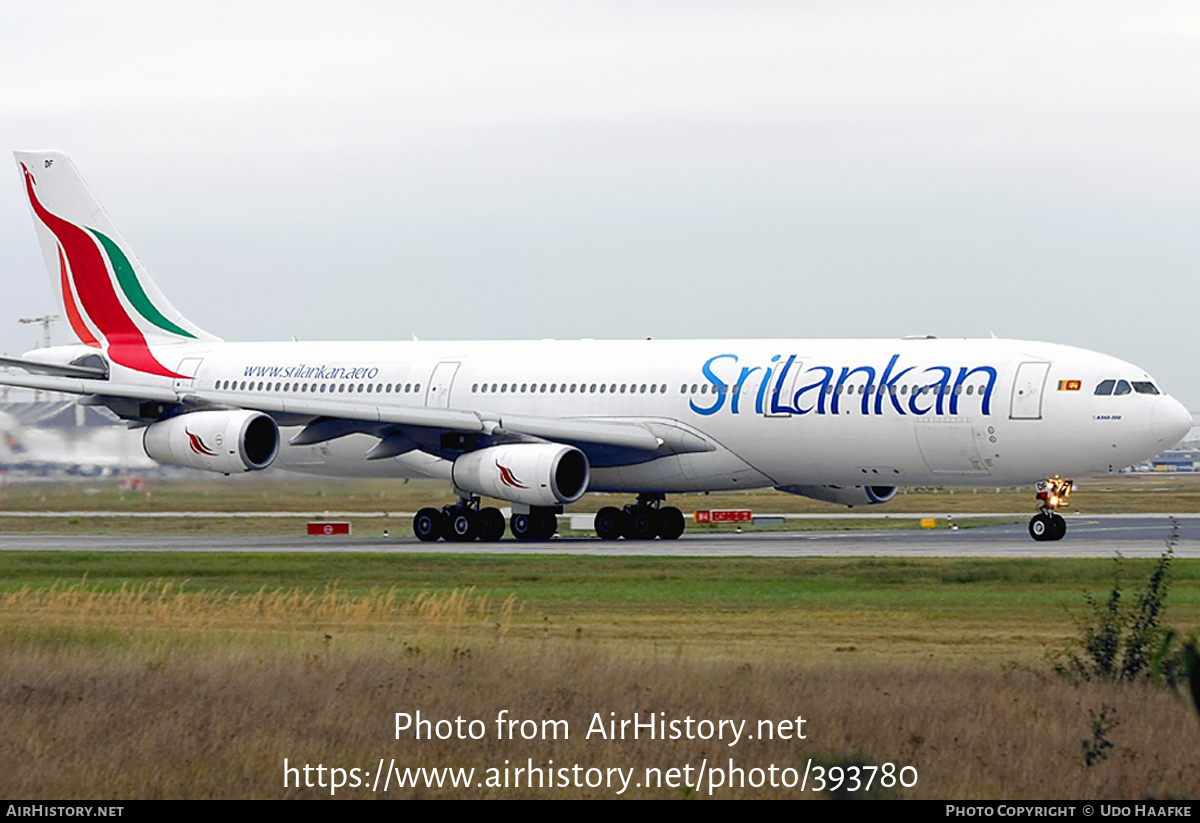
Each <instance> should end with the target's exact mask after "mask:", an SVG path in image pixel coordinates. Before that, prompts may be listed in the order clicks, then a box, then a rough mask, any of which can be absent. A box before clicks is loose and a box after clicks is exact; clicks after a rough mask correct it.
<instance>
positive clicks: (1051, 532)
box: [1029, 477, 1074, 541]
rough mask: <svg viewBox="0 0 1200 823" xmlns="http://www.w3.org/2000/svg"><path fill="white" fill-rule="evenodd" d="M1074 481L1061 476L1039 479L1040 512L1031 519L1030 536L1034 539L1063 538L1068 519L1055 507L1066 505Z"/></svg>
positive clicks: (1038, 497)
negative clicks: (1058, 512)
mask: <svg viewBox="0 0 1200 823" xmlns="http://www.w3.org/2000/svg"><path fill="white" fill-rule="evenodd" d="M1073 487H1074V483H1073V482H1072V481H1070V480H1063V479H1062V478H1059V477H1052V478H1050V479H1049V480H1039V481H1038V484H1037V499H1038V500H1040V501H1041V505H1040V506H1039V507H1038V513H1037V514H1035V515H1034V516H1033V518H1032V519H1031V520H1030V521H1029V536H1030V537H1032V538H1033V539H1034V540H1038V541H1043V540H1062V539H1063V536H1064V535H1065V534H1066V533H1067V521H1066V520H1064V519H1063V517H1062V515H1060V514H1057V513H1056V512H1055V509H1057V508H1058V507H1060V506H1064V505H1066V502H1067V498H1068V497H1070V496H1071V489H1072V488H1073Z"/></svg>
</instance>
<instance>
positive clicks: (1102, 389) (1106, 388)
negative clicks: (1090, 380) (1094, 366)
mask: <svg viewBox="0 0 1200 823" xmlns="http://www.w3.org/2000/svg"><path fill="white" fill-rule="evenodd" d="M1116 384H1117V381H1116V380H1101V381H1100V385H1099V386H1097V387H1096V394H1102V395H1104V396H1105V397H1108V396H1109V395H1110V394H1112V391H1113V386H1115V385H1116Z"/></svg>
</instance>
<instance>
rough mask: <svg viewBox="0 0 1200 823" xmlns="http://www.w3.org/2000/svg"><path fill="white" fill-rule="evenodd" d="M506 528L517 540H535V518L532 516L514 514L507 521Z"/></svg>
mask: <svg viewBox="0 0 1200 823" xmlns="http://www.w3.org/2000/svg"><path fill="white" fill-rule="evenodd" d="M508 528H509V531H511V532H512V535H513V537H515V538H517V539H518V540H536V539H537V531H538V529H537V518H535V517H534V516H533V515H532V514H514V515H513V516H512V517H510V518H509V520H508Z"/></svg>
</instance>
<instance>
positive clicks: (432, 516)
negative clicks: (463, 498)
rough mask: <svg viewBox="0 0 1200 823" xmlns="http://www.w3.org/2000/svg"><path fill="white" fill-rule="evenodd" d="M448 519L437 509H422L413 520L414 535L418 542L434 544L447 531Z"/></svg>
mask: <svg viewBox="0 0 1200 823" xmlns="http://www.w3.org/2000/svg"><path fill="white" fill-rule="evenodd" d="M445 523H446V518H445V517H444V516H443V515H442V513H441V512H440V511H438V510H437V509H421V510H420V511H419V512H417V516H416V517H414V518H413V533H414V534H416V536H417V539H418V540H422V541H424V542H426V543H432V542H434V541H435V540H437V539H438V538H440V537H441V536H442V533H443V532H444V531H445V530H446V525H445Z"/></svg>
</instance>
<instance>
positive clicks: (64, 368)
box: [0, 151, 1192, 541]
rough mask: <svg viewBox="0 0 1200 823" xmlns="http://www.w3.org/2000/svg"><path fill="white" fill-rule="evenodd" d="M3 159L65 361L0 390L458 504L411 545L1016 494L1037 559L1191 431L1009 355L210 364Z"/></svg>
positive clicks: (149, 449) (1050, 351)
mask: <svg viewBox="0 0 1200 823" xmlns="http://www.w3.org/2000/svg"><path fill="white" fill-rule="evenodd" d="M16 158H17V163H18V166H19V168H20V172H21V179H22V183H23V185H24V187H25V192H26V195H27V196H28V198H29V203H30V207H31V209H32V211H33V217H34V225H35V227H36V229H37V233H38V237H39V240H40V242H41V246H42V251H43V254H44V256H45V259H46V264H47V267H48V269H49V272H50V281H51V284H52V287H53V289H54V291H55V293H56V295H57V296H58V298H59V301H60V304H61V306H62V308H63V312H64V314H65V316H66V317H67V318H68V320H69V322H70V325H71V328H72V330H73V331H74V333H75V335H76V337H77V338H78V340H79V344H78V345H73V346H61V347H55V348H49V349H37V350H35V351H32V352H28V353H26V354H25V355H23V356H22V357H20V358H3V359H0V365H7V366H10V367H17V368H20V369H23V370H24V371H25V372H27V373H26V374H19V373H16V372H10V373H8V374H5V375H0V384H7V385H12V386H25V387H30V388H38V389H49V390H53V391H60V392H67V393H73V394H76V395H80V396H81V401H80V402H82V403H87V404H93V405H103V406H106V407H108V408H109V409H111V410H112V411H113V412H115V413H116V414H117V415H119V416H120V417H122V418H123V419H125V420H127V421H129V422H130V424H132V425H134V426H140V427H143V430H144V433H143V444H144V448H145V451H146V454H147V455H149V456H150V457H151V458H153V459H155V460H158V461H160V462H163V463H168V464H173V465H179V466H189V467H193V468H198V469H205V470H209V471H215V472H222V473H226V474H229V473H233V472H243V471H256V470H260V469H266V468H267V467H269V466H272V465H279V466H283V467H286V468H289V469H293V470H296V471H302V472H309V473H314V474H328V475H342V476H372V477H397V478H400V477H433V478H441V479H444V480H446V481H447V482H449V483H451V484H452V485H453V488H454V490H455V493H456V496H457V498H458V500H457V503H455V504H454V505H450V506H446V507H443V508H441V509H437V508H433V507H430V508H425V509H422V510H421V511H420V512H418V514H417V516H416V519H415V521H414V524H413V525H414V529H415V531H416V534H417V536H418V537H420V538H421V539H422V540H437V539H439V538H445V539H447V540H455V541H465V540H473V539H480V540H489V541H490V540H498V539H500V538H501V536H502V535H503V534H504V531H505V522H504V517H503V516H502V514H501V512H500V510H499V509H496V508H491V507H482V506H481V503H480V498H481V497H484V496H486V497H491V498H496V499H499V500H505V501H509V502H511V504H512V515H511V518H510V520H509V523H508V527H509V529H510V530H511V531H512V533H513V535H514V536H515V537H517V538H519V539H540V538H546V537H549V536H550V535H551V534H553V533H554V531H555V529H556V523H557V514H559V513H561V511H562V507H563V506H564V505H566V504H569V503H573V502H575V501H576V500H578V499H579V498H580V497H581V496H582V495H583V494H584V493H586V492H588V491H606V492H617V493H628V494H630V495H631V497H633V498H634V501H633V502H630V503H629V504H628V505H626V506H624V507H623V508H616V507H613V506H605V507H604V508H602V509H600V511H599V512H598V513H597V515H596V533H597V534H598V535H599V536H600V537H602V538H606V539H614V538H618V537H626V538H631V539H648V538H654V537H660V538H665V539H673V538H677V537H679V536H680V534H682V533H683V530H684V517H683V514H682V512H681V511H680V510H679V509H678V508H676V507H674V506H667V505H664V502H665V499H666V495H668V494H671V493H681V492H696V491H717V490H728V489H751V488H762V487H774V488H776V489H779V490H781V491H785V492H789V493H792V494H797V495H803V496H805V497H811V498H815V499H818V500H825V501H829V502H833V503H841V504H845V505H847V506H854V505H860V504H863V505H866V504H878V503H885V502H887V501H888V500H890V499H891V498H892V497H893V496H894V495H895V494H896V490H897V488H898V487H899V486H901V485H931V484H933V485H942V486H952V485H965V486H980V485H988V486H1001V485H1019V484H1024V483H1030V484H1036V487H1037V497H1038V501H1039V503H1038V505H1039V511H1038V514H1037V515H1035V516H1034V517H1033V519H1032V520H1031V521H1030V524H1029V531H1030V534H1031V535H1032V536H1033V538H1034V539H1036V540H1057V539H1060V538H1062V536H1063V535H1064V534H1065V532H1066V525H1065V522H1064V521H1063V518H1062V517H1061V516H1059V515H1058V514H1056V513H1055V509H1057V508H1058V507H1059V506H1061V505H1062V504H1063V503H1064V502H1065V500H1066V496H1067V495H1068V494H1069V493H1070V489H1071V481H1070V480H1063V479H1060V478H1062V477H1069V476H1073V475H1079V474H1094V473H1104V472H1114V471H1117V470H1120V469H1121V468H1123V467H1125V466H1128V465H1131V464H1133V463H1136V462H1138V461H1141V460H1144V459H1146V458H1148V457H1150V456H1151V455H1153V454H1156V453H1158V452H1160V451H1162V450H1163V449H1165V448H1168V447H1170V446H1172V445H1174V444H1175V443H1176V442H1178V441H1179V440H1180V439H1181V438H1182V437H1183V436H1184V435H1185V434H1187V432H1188V430H1189V428H1190V427H1191V424H1192V420H1191V416H1190V415H1189V414H1188V412H1187V410H1186V409H1184V407H1183V406H1182V405H1181V404H1180V403H1179V402H1178V401H1176V400H1175V399H1173V398H1171V397H1169V396H1167V395H1166V394H1164V393H1162V392H1161V391H1160V389H1159V387H1158V385H1157V384H1156V383H1155V382H1154V380H1153V379H1152V378H1151V377H1150V375H1148V374H1146V372H1144V371H1143V370H1142V369H1139V368H1138V367H1136V366H1134V365H1131V364H1129V363H1126V362H1123V361H1121V360H1118V359H1116V358H1113V357H1109V356H1107V355H1103V354H1098V353H1096V352H1091V351H1086V350H1083V349H1078V348H1073V347H1070V346H1064V345H1057V344H1053V343H1038V342H1031V341H1022V340H999V339H983V340H938V339H933V338H926V337H922V338H911V339H902V340H788V339H781V340H625V341H602V340H576V341H453V342H442V341H436V342H418V341H412V342H385V343H361V342H335V343H316V342H303V343H301V342H283V343H226V342H223V341H222V340H220V339H219V338H217V337H215V336H213V335H212V334H209V333H208V332H205V331H203V330H202V329H200V328H199V327H197V326H196V325H194V324H193V323H191V322H189V321H188V320H187V319H186V318H184V317H183V315H182V314H181V313H180V312H179V311H178V310H176V309H175V308H174V307H173V306H172V305H171V304H170V303H169V302H168V301H167V299H166V297H165V296H164V295H163V294H162V292H161V291H160V290H159V289H158V287H157V286H156V285H155V284H154V282H153V281H152V280H151V279H150V278H149V276H148V275H147V274H146V272H145V270H144V269H143V268H142V266H141V264H140V263H139V262H138V260H137V258H136V257H135V256H134V254H133V252H132V251H131V249H130V248H129V246H128V244H127V243H126V242H125V241H124V239H123V238H122V237H121V235H120V233H119V232H118V231H117V229H116V227H115V226H114V225H113V223H112V222H111V221H110V220H109V218H108V216H107V214H105V212H104V210H103V209H102V208H101V207H100V205H99V203H98V202H97V201H96V199H95V198H94V196H93V195H92V194H91V192H90V190H89V189H88V188H87V186H86V184H85V183H84V182H83V180H82V178H81V177H80V176H79V174H78V172H77V171H76V170H75V167H74V165H73V164H72V163H71V161H70V160H69V159H68V158H67V157H66V155H64V154H62V153H61V152H57V151H22V152H16ZM281 429H287V430H289V434H290V436H289V437H287V438H286V439H285V438H284V436H283V435H282V434H281ZM293 430H294V431H293Z"/></svg>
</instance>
